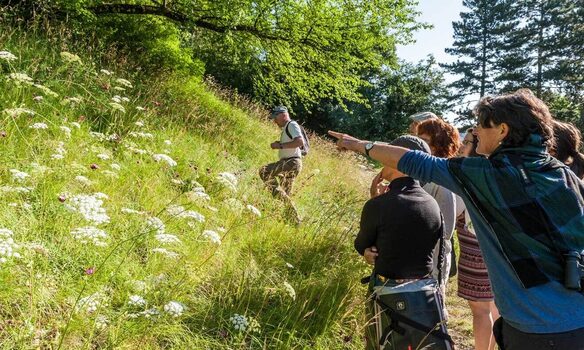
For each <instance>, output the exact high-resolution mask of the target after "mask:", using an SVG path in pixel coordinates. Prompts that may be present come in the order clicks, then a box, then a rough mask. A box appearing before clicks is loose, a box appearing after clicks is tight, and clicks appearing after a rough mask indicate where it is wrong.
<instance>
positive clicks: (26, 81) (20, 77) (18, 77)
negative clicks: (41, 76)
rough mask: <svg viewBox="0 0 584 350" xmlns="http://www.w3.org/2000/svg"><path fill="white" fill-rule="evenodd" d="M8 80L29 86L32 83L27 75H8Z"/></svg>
mask: <svg viewBox="0 0 584 350" xmlns="http://www.w3.org/2000/svg"><path fill="white" fill-rule="evenodd" d="M8 78H9V79H10V80H13V81H15V82H16V83H17V84H19V83H24V84H28V85H31V84H32V82H33V79H32V78H31V77H29V76H28V74H26V73H10V74H9V75H8Z"/></svg>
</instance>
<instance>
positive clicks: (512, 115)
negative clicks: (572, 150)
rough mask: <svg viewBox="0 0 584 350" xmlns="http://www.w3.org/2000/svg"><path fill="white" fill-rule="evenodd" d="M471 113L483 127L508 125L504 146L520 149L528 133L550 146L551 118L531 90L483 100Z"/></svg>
mask: <svg viewBox="0 0 584 350" xmlns="http://www.w3.org/2000/svg"><path fill="white" fill-rule="evenodd" d="M473 112H474V114H475V115H476V116H477V117H478V120H479V124H480V125H481V126H482V127H483V128H491V127H493V125H500V124H501V123H505V124H507V125H508V126H509V134H508V135H507V136H506V137H505V139H503V141H502V142H503V144H505V145H509V146H523V145H525V144H526V143H527V141H528V139H529V135H531V134H538V135H540V136H541V137H542V140H543V142H544V145H546V146H548V147H551V146H552V145H553V142H554V131H553V127H552V121H553V118H552V116H551V114H550V111H549V109H548V107H547V106H546V104H545V103H544V102H543V101H542V100H540V99H539V98H537V97H536V96H535V95H534V94H533V92H531V90H528V89H521V90H517V91H516V92H514V93H512V94H506V95H501V96H496V97H493V96H487V97H483V98H482V99H481V100H480V101H479V103H478V104H477V105H476V107H475V108H474V111H473Z"/></svg>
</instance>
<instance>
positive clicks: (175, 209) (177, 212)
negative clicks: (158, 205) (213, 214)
mask: <svg viewBox="0 0 584 350" xmlns="http://www.w3.org/2000/svg"><path fill="white" fill-rule="evenodd" d="M166 211H167V212H168V213H169V214H170V215H172V216H176V217H179V218H183V219H193V220H195V221H198V222H205V216H203V215H202V214H200V213H198V212H196V211H194V210H186V209H185V208H184V207H182V206H180V205H171V206H169V207H168V208H167V209H166Z"/></svg>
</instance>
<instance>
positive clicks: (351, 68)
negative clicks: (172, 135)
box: [5, 0, 421, 106]
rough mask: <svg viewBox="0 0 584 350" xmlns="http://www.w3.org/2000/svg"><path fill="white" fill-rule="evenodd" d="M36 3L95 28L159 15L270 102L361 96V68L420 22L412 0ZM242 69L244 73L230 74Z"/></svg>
mask: <svg viewBox="0 0 584 350" xmlns="http://www.w3.org/2000/svg"><path fill="white" fill-rule="evenodd" d="M5 1H6V0H5ZM8 1H9V0H8ZM41 2H44V3H47V4H50V6H49V7H50V8H51V9H52V11H51V15H53V14H55V13H56V14H64V15H67V16H69V17H70V16H73V17H76V18H84V19H86V18H92V19H94V21H93V22H92V25H93V26H95V25H99V22H100V21H104V19H107V18H111V17H115V18H123V17H126V18H127V17H130V16H132V17H136V16H150V17H152V16H156V17H159V18H163V19H165V20H167V21H169V22H171V23H172V24H173V25H176V26H177V27H178V28H180V29H181V30H182V31H183V32H184V33H186V34H187V35H186V36H185V38H186V39H187V40H186V42H185V44H186V46H185V49H188V50H190V51H191V54H192V55H193V56H195V57H197V58H202V59H203V60H204V61H205V63H206V64H207V65H208V66H209V67H210V69H211V70H212V72H213V73H215V74H217V75H218V76H219V78H221V79H220V82H222V83H225V84H227V85H230V86H233V87H239V86H240V85H241V86H243V87H245V90H248V92H251V93H253V95H254V96H256V97H257V98H258V99H259V100H261V101H262V102H264V103H268V104H275V103H286V104H293V103H294V104H302V105H307V106H309V105H313V104H315V103H317V101H319V100H321V99H323V98H331V99H332V100H334V101H336V102H337V103H344V101H359V100H361V99H362V97H361V96H360V95H359V93H358V90H359V88H360V87H362V86H364V85H366V84H367V82H366V81H364V80H362V79H361V72H363V71H365V70H369V69H373V68H379V67H381V66H382V65H393V64H395V53H394V50H395V43H398V42H406V41H408V40H411V38H410V35H411V32H412V31H413V30H415V29H416V28H419V27H421V25H420V24H417V23H415V21H414V17H415V15H416V12H415V11H414V10H413V1H412V0H369V1H362V0H255V1H249V0H199V1H192V0H149V1H148V0H119V1H115V2H109V1H98V0H44V1H41ZM33 3H38V1H37V2H33ZM88 30H91V28H88ZM138 43H139V41H138ZM220 64H226V65H228V66H227V67H226V66H219V65H220ZM222 69H224V70H225V71H231V72H232V73H233V74H231V75H227V74H223V75H221V74H219V71H221V70H222ZM240 71H241V72H242V73H245V74H248V75H247V76H245V77H243V79H239V78H233V77H235V76H237V73H238V72H240ZM230 77H231V78H230Z"/></svg>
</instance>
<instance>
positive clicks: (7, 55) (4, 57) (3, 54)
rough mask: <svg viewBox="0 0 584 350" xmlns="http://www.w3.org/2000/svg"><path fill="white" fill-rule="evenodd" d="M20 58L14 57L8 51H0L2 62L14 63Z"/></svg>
mask: <svg viewBox="0 0 584 350" xmlns="http://www.w3.org/2000/svg"><path fill="white" fill-rule="evenodd" d="M17 59H18V57H16V56H14V55H13V54H12V53H11V52H8V51H0V60H5V61H14V60H17Z"/></svg>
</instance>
